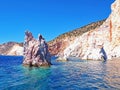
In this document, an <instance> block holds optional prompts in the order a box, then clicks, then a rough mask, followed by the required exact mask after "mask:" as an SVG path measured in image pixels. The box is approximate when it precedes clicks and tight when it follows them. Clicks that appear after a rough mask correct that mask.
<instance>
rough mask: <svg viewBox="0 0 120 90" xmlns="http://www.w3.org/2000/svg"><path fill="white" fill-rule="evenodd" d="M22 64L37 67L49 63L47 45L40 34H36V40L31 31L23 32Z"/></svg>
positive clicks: (48, 64) (49, 57)
mask: <svg viewBox="0 0 120 90" xmlns="http://www.w3.org/2000/svg"><path fill="white" fill-rule="evenodd" d="M23 65H27V66H37V67H40V66H50V65H51V56H50V53H49V51H48V45H47V43H46V42H45V40H44V38H43V37H42V35H38V40H36V39H35V38H34V37H33V35H32V33H31V32H29V31H26V32H25V42H24V61H23Z"/></svg>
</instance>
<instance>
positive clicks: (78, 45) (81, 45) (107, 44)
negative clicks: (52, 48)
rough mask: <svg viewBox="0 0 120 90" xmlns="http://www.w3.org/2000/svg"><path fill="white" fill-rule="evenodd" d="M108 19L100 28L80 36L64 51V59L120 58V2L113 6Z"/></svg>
mask: <svg viewBox="0 0 120 90" xmlns="http://www.w3.org/2000/svg"><path fill="white" fill-rule="evenodd" d="M111 8H112V12H111V14H110V16H109V17H108V19H107V20H106V21H105V22H104V23H103V24H102V25H101V26H100V27H99V28H96V29H94V30H91V31H89V32H86V33H84V34H83V35H82V36H79V37H78V38H77V39H76V40H75V41H74V43H73V44H71V45H70V46H68V47H67V48H66V49H65V50H64V58H67V57H69V56H76V57H80V58H81V59H93V60H95V59H96V60H98V59H102V58H104V59H112V58H113V57H120V0H116V1H115V2H114V3H113V4H112V6H111Z"/></svg>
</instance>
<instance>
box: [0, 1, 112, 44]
mask: <svg viewBox="0 0 120 90" xmlns="http://www.w3.org/2000/svg"><path fill="white" fill-rule="evenodd" d="M112 2H114V0H0V43H5V42H8V41H15V42H23V41H24V32H25V30H30V31H31V32H32V33H33V36H35V38H37V35H38V33H40V34H42V35H43V37H44V38H45V39H46V41H49V40H52V39H54V38H55V37H57V36H58V35H60V34H63V33H65V32H68V31H71V30H73V29H76V28H79V27H81V26H84V25H87V24H89V23H91V22H95V21H98V20H102V19H105V18H107V17H108V16H109V14H110V12H111V9H110V7H111V3H112Z"/></svg>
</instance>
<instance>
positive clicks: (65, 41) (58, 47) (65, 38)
mask: <svg viewBox="0 0 120 90" xmlns="http://www.w3.org/2000/svg"><path fill="white" fill-rule="evenodd" d="M104 22H105V19H104V20H101V21H97V22H93V23H91V24H88V25H86V26H83V27H81V28H78V29H75V30H72V31H70V32H67V33H64V34H62V35H59V36H58V37H56V38H55V39H53V40H52V41H50V42H48V44H49V51H50V52H51V54H52V55H57V54H58V55H59V54H62V52H63V51H64V49H65V48H67V47H68V46H69V45H70V44H72V43H73V42H74V40H75V39H76V38H78V36H81V35H82V34H84V33H86V32H88V31H91V30H94V29H96V28H98V27H100V25H102V24H103V23H104Z"/></svg>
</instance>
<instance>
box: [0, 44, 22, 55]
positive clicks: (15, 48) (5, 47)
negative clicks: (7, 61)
mask: <svg viewBox="0 0 120 90" xmlns="http://www.w3.org/2000/svg"><path fill="white" fill-rule="evenodd" d="M0 55H23V43H17V42H7V43H3V44H1V45H0Z"/></svg>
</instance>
